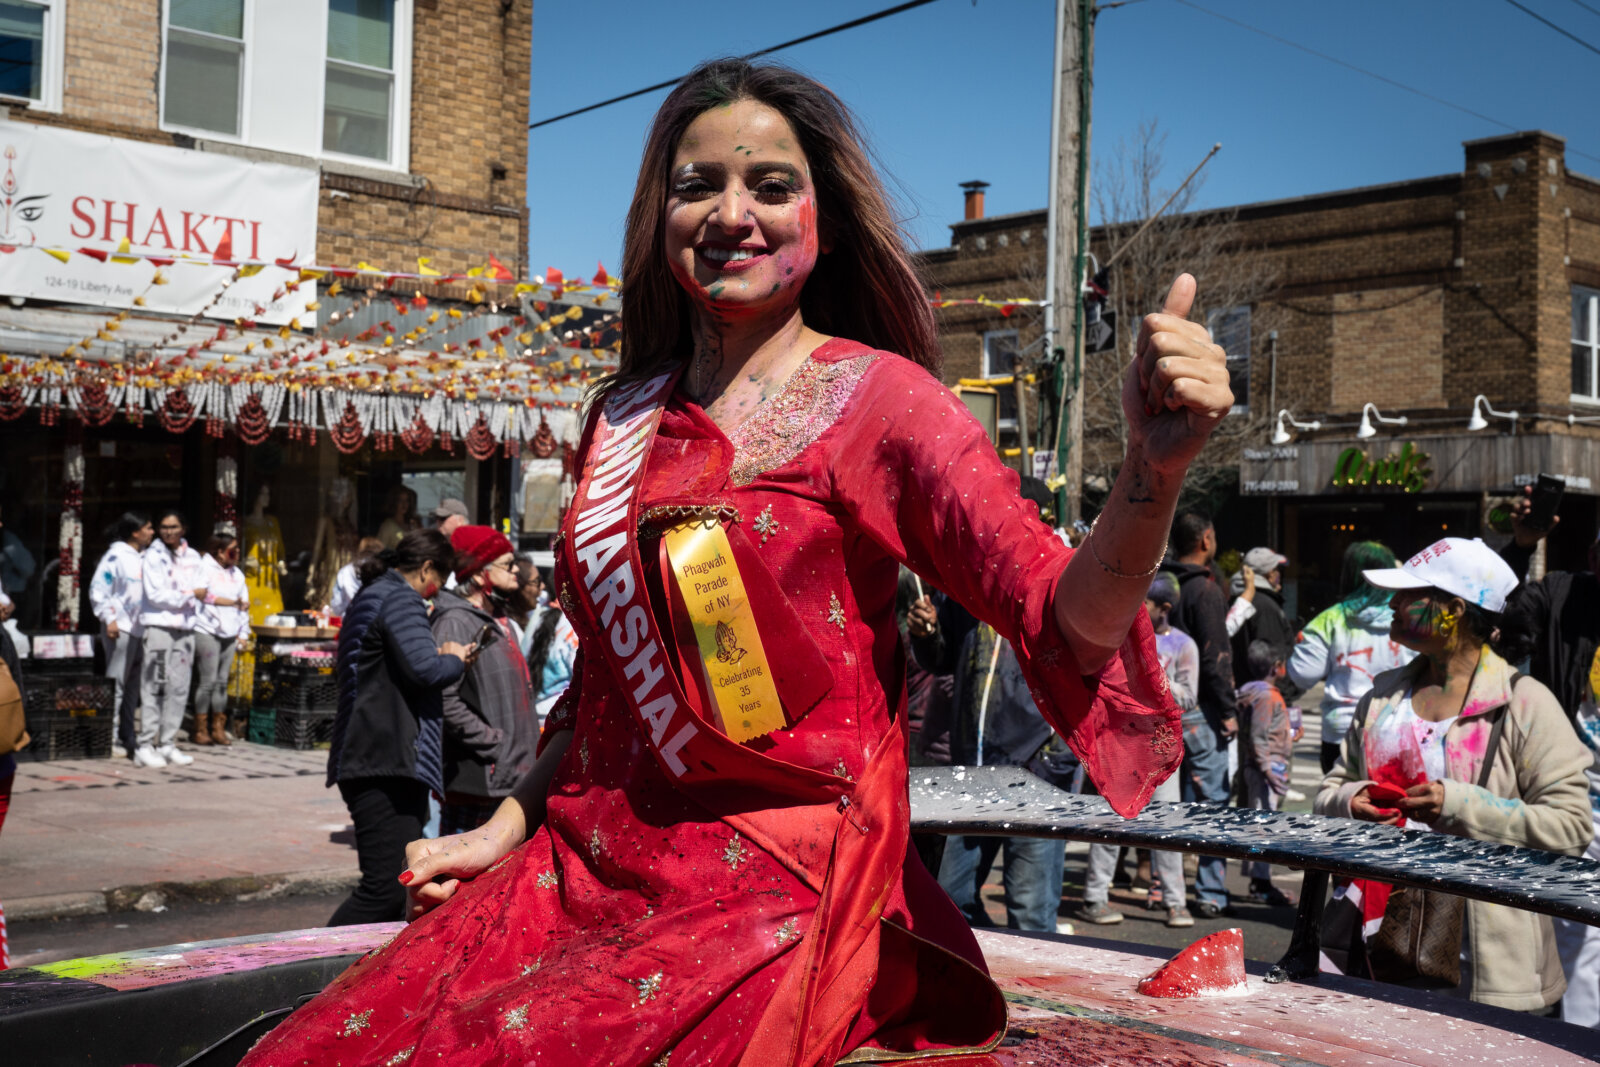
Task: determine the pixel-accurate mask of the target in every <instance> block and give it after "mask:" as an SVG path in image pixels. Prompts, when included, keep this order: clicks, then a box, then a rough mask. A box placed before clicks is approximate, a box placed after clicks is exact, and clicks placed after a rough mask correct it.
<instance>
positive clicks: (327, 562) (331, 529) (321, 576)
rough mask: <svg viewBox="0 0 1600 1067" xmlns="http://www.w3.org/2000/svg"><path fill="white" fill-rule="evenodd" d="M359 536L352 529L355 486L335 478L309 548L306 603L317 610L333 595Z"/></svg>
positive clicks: (352, 554) (352, 555)
mask: <svg viewBox="0 0 1600 1067" xmlns="http://www.w3.org/2000/svg"><path fill="white" fill-rule="evenodd" d="M360 541H361V534H360V533H359V531H357V530H356V494H355V487H354V486H352V485H351V484H350V479H348V478H335V479H334V480H333V485H332V486H331V487H330V488H329V489H328V506H327V510H326V512H325V513H324V514H323V516H322V518H321V519H319V520H318V521H317V539H316V541H315V542H313V544H312V549H311V573H310V574H309V575H308V576H307V579H308V580H307V586H306V603H307V604H314V605H316V607H317V609H318V610H321V608H322V605H324V604H326V603H327V602H328V598H329V597H330V596H331V595H332V594H333V583H334V580H335V579H336V578H337V577H338V574H339V568H341V567H343V566H344V565H345V564H346V563H349V562H351V561H352V560H354V559H355V558H356V546H357V545H358V544H359V543H360Z"/></svg>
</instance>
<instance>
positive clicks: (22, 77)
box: [0, 0, 62, 111]
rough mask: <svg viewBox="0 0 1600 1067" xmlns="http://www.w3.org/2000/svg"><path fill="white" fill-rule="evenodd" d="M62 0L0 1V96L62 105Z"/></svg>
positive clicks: (48, 106)
mask: <svg viewBox="0 0 1600 1067" xmlns="http://www.w3.org/2000/svg"><path fill="white" fill-rule="evenodd" d="M60 13H61V0H39V2H34V3H22V2H18V0H0V96H4V97H11V98H13V99H16V100H27V101H30V106H34V107H41V108H43V109H45V110H48V111H58V110H60V108H61V56H62V33H61V22H60Z"/></svg>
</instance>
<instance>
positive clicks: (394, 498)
mask: <svg viewBox="0 0 1600 1067" xmlns="http://www.w3.org/2000/svg"><path fill="white" fill-rule="evenodd" d="M383 513H384V515H386V516H387V518H385V519H384V520H383V523H382V524H381V525H380V526H379V527H378V540H380V541H382V542H383V547H384V548H393V547H394V546H395V545H398V544H399V543H400V538H402V537H404V536H405V535H406V534H408V533H410V532H411V531H412V530H420V529H422V519H421V517H420V516H418V515H417V491H416V490H415V489H411V488H408V487H406V486H404V485H397V486H395V487H394V488H393V489H391V490H389V498H388V501H387V502H386V505H385V507H384V509H383Z"/></svg>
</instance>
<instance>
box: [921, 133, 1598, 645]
mask: <svg viewBox="0 0 1600 1067" xmlns="http://www.w3.org/2000/svg"><path fill="white" fill-rule="evenodd" d="M1564 143H1565V142H1564V141H1563V140H1562V138H1560V137H1557V136H1554V135H1552V134H1548V133H1543V132H1525V133H1516V134H1510V135H1507V136H1502V137H1494V138H1488V139H1484V140H1479V141H1470V142H1467V143H1466V144H1465V145H1464V146H1463V148H1464V166H1463V168H1462V170H1461V171H1460V172H1459V173H1454V174H1446V175H1440V176H1437V177H1430V178H1420V179H1412V180H1407V181H1399V182H1395V183H1392V184H1387V185H1379V186H1371V187H1367V188H1360V189H1348V190H1341V191H1337V192H1331V193H1321V194H1315V195H1311V196H1305V197H1298V198H1294V199H1290V200H1279V201H1271V202H1266V203H1259V204H1249V205H1244V206H1242V207H1239V208H1235V209H1230V210H1229V211H1227V212H1213V213H1210V214H1209V215H1208V214H1205V213H1201V214H1198V215H1195V216H1190V217H1187V218H1188V221H1190V222H1192V223H1194V224H1195V225H1197V226H1199V227H1201V228H1204V227H1205V226H1206V225H1207V224H1208V223H1209V221H1210V220H1211V219H1215V220H1216V222H1217V224H1218V225H1224V224H1225V225H1228V226H1230V227H1231V228H1232V233H1231V235H1230V238H1229V242H1228V245H1229V249H1230V251H1229V252H1228V254H1227V255H1225V256H1224V257H1223V258H1222V259H1221V260H1220V261H1218V263H1217V267H1216V270H1217V272H1218V273H1226V272H1228V271H1231V270H1235V269H1238V268H1239V264H1240V262H1241V260H1242V259H1244V258H1248V259H1249V260H1251V261H1252V262H1253V263H1254V264H1260V265H1265V266H1266V267H1267V268H1268V271H1267V276H1270V277H1271V278H1272V283H1271V285H1270V287H1269V288H1268V289H1267V290H1265V291H1263V292H1262V293H1261V294H1260V295H1259V298H1258V299H1255V300H1252V301H1251V302H1250V303H1248V304H1246V305H1244V306H1242V307H1225V308H1215V307H1213V308H1210V309H1206V310H1204V311H1202V312H1201V314H1203V315H1205V316H1206V317H1207V320H1208V321H1209V322H1211V324H1212V326H1213V334H1214V336H1217V337H1218V338H1219V342H1220V343H1223V344H1224V347H1225V348H1227V350H1228V352H1229V355H1230V362H1231V363H1232V364H1233V366H1234V371H1235V375H1236V382H1237V384H1236V388H1235V392H1236V394H1238V395H1239V397H1240V400H1241V405H1240V409H1239V410H1237V411H1236V413H1235V415H1234V416H1233V417H1231V418H1230V422H1231V423H1233V424H1234V425H1235V426H1236V427H1238V428H1240V429H1241V430H1242V431H1243V432H1235V433H1233V434H1232V435H1231V436H1227V437H1225V439H1224V440H1222V441H1219V442H1218V447H1215V448H1212V449H1210V450H1209V452H1208V455H1207V456H1206V459H1207V460H1208V462H1209V464H1210V465H1211V466H1212V468H1213V470H1214V471H1215V470H1219V469H1220V470H1223V471H1229V472H1231V471H1233V470H1237V472H1238V474H1237V480H1236V481H1235V480H1234V479H1233V478H1232V476H1231V473H1230V476H1229V477H1228V479H1227V480H1228V481H1229V482H1231V483H1232V484H1230V485H1228V486H1226V487H1225V490H1224V491H1221V492H1218V493H1216V494H1214V495H1213V500H1214V501H1216V502H1218V506H1217V507H1216V508H1215V510H1216V512H1217V518H1218V527H1219V534H1220V535H1221V538H1222V541H1223V543H1224V544H1225V545H1233V546H1236V547H1238V548H1240V549H1244V548H1248V547H1251V546H1252V545H1255V544H1262V543H1267V544H1272V545H1274V546H1275V547H1278V548H1279V549H1280V550H1281V551H1283V552H1284V553H1285V554H1286V555H1288V556H1289V557H1290V559H1291V561H1292V562H1291V567H1290V578H1289V583H1288V590H1287V592H1288V598H1289V599H1290V601H1291V602H1292V603H1293V602H1296V601H1298V603H1297V606H1298V608H1299V610H1300V613H1301V614H1302V615H1306V616H1308V617H1309V614H1310V612H1311V611H1312V610H1315V609H1316V608H1317V607H1318V606H1320V605H1323V604H1325V603H1327V601H1328V600H1329V598H1330V597H1331V594H1332V591H1333V587H1334V584H1335V583H1336V581H1337V577H1338V560H1339V558H1340V555H1341V554H1342V552H1343V550H1344V547H1345V546H1346V545H1347V544H1348V543H1350V542H1351V541H1352V540H1363V539H1368V538H1376V539H1379V540H1382V541H1385V542H1386V543H1388V544H1389V545H1390V546H1391V547H1393V548H1394V549H1395V550H1396V551H1397V552H1398V553H1400V554H1401V555H1405V554H1408V553H1410V552H1412V551H1415V550H1416V549H1418V548H1421V547H1423V546H1424V545H1426V544H1427V543H1429V542H1430V541H1432V540H1433V539H1435V538H1437V537H1439V536H1444V535H1451V536H1468V537H1473V536H1480V535H1481V536H1484V537H1486V538H1487V539H1490V540H1491V541H1493V539H1494V538H1495V537H1496V534H1495V533H1494V531H1493V530H1492V529H1491V528H1490V527H1489V525H1488V522H1489V513H1490V511H1491V510H1492V509H1493V507H1494V505H1495V504H1497V503H1498V502H1500V501H1503V500H1504V499H1506V498H1507V497H1508V496H1510V495H1511V494H1512V493H1514V492H1516V491H1517V490H1518V488H1519V487H1520V486H1522V485H1525V484H1527V483H1529V482H1530V481H1532V479H1533V478H1534V477H1535V476H1536V475H1537V474H1538V473H1540V472H1546V473H1550V474H1556V475H1560V476H1563V477H1564V478H1565V479H1566V482H1567V494H1566V498H1565V500H1564V502H1563V504H1562V508H1561V514H1562V517H1563V522H1562V524H1561V526H1560V527H1559V528H1558V530H1557V533H1556V534H1555V535H1553V536H1552V538H1551V539H1550V545H1549V559H1548V560H1547V561H1543V560H1542V561H1539V563H1540V565H1544V564H1545V563H1546V562H1547V563H1548V565H1549V566H1552V567H1563V568H1572V567H1577V568H1581V567H1583V566H1584V554H1585V550H1586V547H1587V544H1588V542H1589V540H1590V539H1591V538H1592V536H1593V533H1594V530H1595V529H1596V521H1597V517H1600V512H1597V509H1596V495H1595V494H1596V480H1597V479H1600V318H1597V317H1600V181H1596V180H1595V179H1592V178H1589V177H1585V176H1583V175H1581V174H1576V173H1573V172H1571V171H1569V170H1568V169H1567V166H1566V160H1565V154H1564ZM1044 224H1045V213H1044V212H1043V211H1036V212H1028V213H1021V214H1015V215H1008V216H1002V217H995V218H973V219H967V220H963V221H961V222H959V223H955V224H953V225H952V227H951V231H952V242H951V246H950V247H949V248H948V249H937V250H932V251H929V252H926V253H924V258H925V262H926V265H927V267H928V270H929V273H930V275H931V276H932V279H933V284H934V285H935V286H936V287H937V288H939V289H940V290H941V291H942V293H943V295H945V296H946V297H953V296H972V295H977V294H978V293H987V294H989V295H991V296H1002V295H1008V296H1037V295H1040V294H1041V293H1042V284H1040V282H1041V281H1042V273H1043V272H1042V265H1043V245H1044ZM1120 236H1121V234H1120V233H1108V232H1106V231H1104V230H1101V229H1097V230H1096V231H1095V233H1094V234H1093V235H1092V238H1091V241H1092V243H1091V247H1092V249H1093V250H1094V251H1095V252H1096V253H1097V255H1099V256H1100V257H1102V258H1103V257H1105V256H1106V255H1107V254H1108V252H1109V250H1110V248H1112V247H1114V246H1115V245H1116V244H1118V243H1119V239H1120ZM1228 256H1232V257H1233V260H1232V261H1231V262H1230V260H1229V259H1228ZM1030 257H1032V258H1034V259H1036V260H1037V263H1036V265H1030V264H1029V262H1028V261H1029V259H1030ZM1030 282H1031V283H1032V286H1033V288H1031V289H1028V288H1027V287H1028V285H1029V284H1030ZM1199 283H1200V290H1201V299H1202V300H1204V299H1205V295H1206V291H1207V287H1208V279H1207V277H1205V276H1201V277H1200V278H1199ZM1111 284H1112V286H1113V287H1115V286H1116V285H1117V284H1118V278H1117V277H1116V275H1115V274H1113V276H1112V279H1111ZM942 314H943V315H944V320H943V324H944V329H945V346H946V358H947V370H946V375H947V380H950V381H952V382H953V381H955V380H956V379H957V378H963V377H979V376H983V375H985V374H987V373H1000V372H1002V371H1003V367H1002V363H1003V356H1002V355H1000V354H1001V353H1003V352H1004V351H1005V350H1006V349H1007V348H1009V347H1011V346H1021V347H1025V346H1026V345H1027V343H1028V341H1029V340H1030V339H1031V338H1030V335H1029V332H1028V331H1029V329H1030V326H1031V324H1028V323H1024V324H1023V325H1022V326H1021V328H1020V329H1019V328H1018V327H1017V325H1016V324H1015V323H1014V321H1013V320H1014V319H1015V318H1016V316H1015V315H1013V318H1012V319H1011V320H1008V319H1006V318H1003V317H1002V316H1000V315H999V314H997V313H995V312H993V311H990V310H989V309H986V308H981V307H979V308H962V309H949V310H946V311H944V312H942ZM1218 315H1221V316H1222V317H1221V318H1220V319H1219V318H1216V316H1218ZM1031 328H1032V329H1033V330H1034V332H1035V333H1036V332H1037V326H1031ZM1012 331H1015V336H1012ZM1122 340H1123V341H1126V340H1127V338H1126V335H1124V337H1123V338H1122ZM1126 356H1127V352H1126V350H1124V351H1123V352H1122V353H1121V354H1120V355H1116V356H1114V357H1111V358H1110V359H1109V361H1108V362H1106V363H1103V364H1102V368H1103V369H1102V374H1110V373H1113V372H1114V369H1115V367H1116V366H1117V365H1118V364H1120V362H1121V361H1122V360H1124V359H1125V358H1126ZM985 361H987V363H988V366H984V363H985ZM1088 366H1089V367H1090V368H1091V371H1092V370H1093V368H1094V366H1095V364H1094V363H1093V361H1092V360H1091V361H1090V362H1089V363H1088ZM1479 398H1482V399H1481V400H1480V399H1479ZM1096 402H1097V401H1096V397H1095V396H1094V395H1091V397H1090V407H1089V409H1088V416H1087V418H1088V422H1089V423H1090V425H1091V427H1093V426H1095V425H1100V426H1110V425H1114V422H1115V418H1114V416H1113V414H1112V413H1111V412H1110V411H1106V410H1101V411H1100V412H1099V413H1098V415H1099V418H1098V420H1097V418H1096V412H1095V404H1096ZM1112 402H1114V390H1102V391H1101V393H1100V394H1099V400H1098V403H1099V404H1100V406H1101V407H1102V408H1104V407H1106V406H1107V405H1108V404H1109V403H1112ZM1368 405H1372V407H1370V408H1369V407H1368ZM1283 409H1288V415H1287V416H1286V417H1285V418H1284V419H1283V420H1281V421H1280V420H1279V419H1278V417H1277V416H1278V413H1279V411H1280V410H1283ZM1512 412H1515V413H1516V415H1517V417H1516V418H1515V419H1512V418H1509V417H1502V415H1501V414H1497V413H1504V415H1509V414H1510V413H1512ZM1374 416H1378V417H1377V418H1374ZM1402 418H1403V419H1404V420H1405V422H1404V423H1403V424H1401V423H1400V422H1399V421H1398V420H1400V419H1402ZM1390 420H1394V421H1390ZM1296 422H1298V423H1300V424H1310V423H1317V424H1318V428H1316V429H1309V428H1306V427H1305V426H1303V425H1302V426H1297V425H1295V423H1296ZM1119 447H1120V446H1119V443H1118V442H1117V441H1116V440H1114V439H1109V435H1107V434H1105V433H1101V434H1100V435H1099V439H1096V435H1095V434H1094V432H1093V431H1092V430H1091V433H1090V439H1089V440H1086V442H1085V457H1086V465H1087V469H1089V470H1093V469H1094V468H1095V464H1094V463H1093V462H1090V461H1091V460H1092V459H1093V458H1094V457H1095V456H1096V455H1097V452H1098V453H1099V454H1100V455H1104V454H1106V453H1112V454H1114V455H1120V451H1119ZM1113 466H1114V460H1113ZM1095 488H1096V486H1094V485H1092V484H1090V485H1087V486H1086V490H1087V492H1086V499H1092V498H1093V496H1094V490H1095Z"/></svg>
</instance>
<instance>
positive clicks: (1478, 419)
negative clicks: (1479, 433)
mask: <svg viewBox="0 0 1600 1067" xmlns="http://www.w3.org/2000/svg"><path fill="white" fill-rule="evenodd" d="M1485 415H1493V416H1494V417H1495V418H1497V419H1510V420H1511V422H1512V425H1513V426H1515V425H1516V421H1517V419H1519V418H1521V416H1520V415H1518V414H1517V413H1516V412H1515V411H1496V410H1495V409H1494V408H1492V407H1490V406H1489V398H1488V397H1486V396H1483V395H1481V394H1480V395H1478V396H1475V397H1473V398H1472V418H1470V419H1468V420H1467V429H1469V430H1487V429H1488V428H1489V420H1488V419H1486V418H1484V416H1485Z"/></svg>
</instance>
